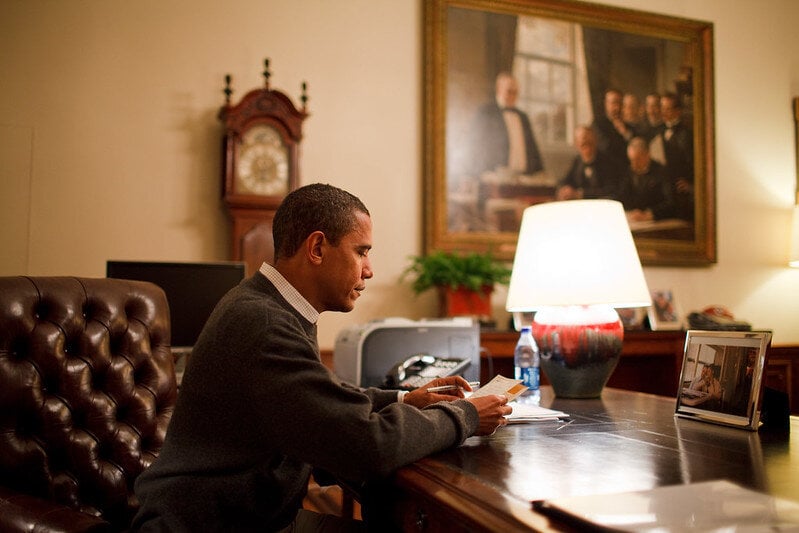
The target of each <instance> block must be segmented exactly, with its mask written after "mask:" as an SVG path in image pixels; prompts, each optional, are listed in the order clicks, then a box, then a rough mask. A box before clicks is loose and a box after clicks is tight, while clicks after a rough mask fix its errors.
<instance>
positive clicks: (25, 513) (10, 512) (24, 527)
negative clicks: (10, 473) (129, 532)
mask: <svg viewBox="0 0 799 533" xmlns="http://www.w3.org/2000/svg"><path fill="white" fill-rule="evenodd" d="M112 530H113V529H112V527H111V524H109V523H108V522H106V521H105V520H103V519H101V518H98V517H96V516H92V515H88V514H86V513H81V512H80V511H74V510H72V509H70V508H69V507H67V506H65V505H61V504H58V503H54V502H51V501H48V500H44V499H42V498H36V497H34V496H28V495H27V494H22V493H19V492H14V491H12V490H10V489H8V488H6V487H0V531H3V532H8V533H13V532H16V531H20V532H23V531H25V532H28V531H36V532H40V531H41V532H44V531H52V532H59V533H72V532H91V533H98V532H105V531H112Z"/></svg>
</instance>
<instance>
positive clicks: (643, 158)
mask: <svg viewBox="0 0 799 533" xmlns="http://www.w3.org/2000/svg"><path fill="white" fill-rule="evenodd" d="M627 157H628V158H629V159H630V168H631V169H632V170H633V172H635V173H636V174H644V173H646V171H647V170H649V161H650V160H649V152H648V151H647V150H646V149H645V148H642V147H640V146H634V145H631V146H629V147H628V148H627Z"/></svg>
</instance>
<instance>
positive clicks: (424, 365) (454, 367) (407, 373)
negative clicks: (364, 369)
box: [383, 353, 471, 390]
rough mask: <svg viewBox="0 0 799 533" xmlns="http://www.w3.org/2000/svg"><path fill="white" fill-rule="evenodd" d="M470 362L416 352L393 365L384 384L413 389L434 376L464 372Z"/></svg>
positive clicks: (391, 386) (390, 386)
mask: <svg viewBox="0 0 799 533" xmlns="http://www.w3.org/2000/svg"><path fill="white" fill-rule="evenodd" d="M470 364H471V361H469V360H468V359H457V358H452V359H444V358H442V357H436V356H434V355H429V354H423V353H420V354H415V355H411V356H410V357H408V358H407V359H404V360H402V361H400V362H398V363H397V364H396V365H394V366H392V367H391V370H389V372H388V374H386V379H385V380H384V381H383V384H384V385H385V386H386V387H389V388H399V389H406V390H413V389H415V388H418V387H421V386H422V385H424V384H425V383H427V382H428V381H430V380H431V379H434V378H442V377H445V376H454V375H457V374H462V373H463V371H464V370H466V368H468V367H469V365H470Z"/></svg>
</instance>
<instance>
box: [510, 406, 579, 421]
mask: <svg viewBox="0 0 799 533" xmlns="http://www.w3.org/2000/svg"><path fill="white" fill-rule="evenodd" d="M510 406H511V407H512V408H513V412H512V413H511V414H510V415H508V416H507V417H506V418H507V419H508V423H509V424H526V423H529V422H546V421H547V420H561V419H563V418H568V417H569V415H567V414H566V413H564V412H563V411H555V410H554V409H547V408H546V407H541V406H540V405H535V404H529V403H519V402H513V403H511V404H510Z"/></svg>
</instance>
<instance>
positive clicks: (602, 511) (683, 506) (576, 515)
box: [533, 480, 799, 533]
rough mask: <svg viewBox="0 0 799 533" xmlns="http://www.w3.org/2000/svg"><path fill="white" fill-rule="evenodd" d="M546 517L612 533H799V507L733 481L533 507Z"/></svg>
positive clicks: (575, 498) (557, 500)
mask: <svg viewBox="0 0 799 533" xmlns="http://www.w3.org/2000/svg"><path fill="white" fill-rule="evenodd" d="M533 507H534V508H535V509H536V510H538V511H540V512H543V513H546V514H552V515H555V516H558V517H561V518H567V519H571V520H575V519H576V520H578V521H580V522H582V523H583V524H584V525H585V524H592V525H594V526H596V525H598V526H601V527H604V528H610V530H611V531H636V532H652V533H654V532H662V531H746V532H747V533H749V532H760V531H763V532H765V531H796V530H797V528H799V503H796V502H792V501H788V500H783V499H780V498H775V497H773V496H769V495H768V494H763V493H760V492H755V491H754V490H751V489H747V488H744V487H741V486H739V485H736V484H735V483H732V482H730V481H726V480H718V481H705V482H701V483H689V484H687V485H671V486H667V487H658V488H655V489H651V490H642V491H638V492H625V493H621V494H597V495H593V496H573V497H564V498H555V499H552V500H546V501H539V502H534V503H533Z"/></svg>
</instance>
